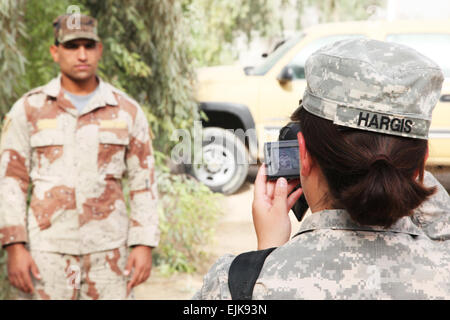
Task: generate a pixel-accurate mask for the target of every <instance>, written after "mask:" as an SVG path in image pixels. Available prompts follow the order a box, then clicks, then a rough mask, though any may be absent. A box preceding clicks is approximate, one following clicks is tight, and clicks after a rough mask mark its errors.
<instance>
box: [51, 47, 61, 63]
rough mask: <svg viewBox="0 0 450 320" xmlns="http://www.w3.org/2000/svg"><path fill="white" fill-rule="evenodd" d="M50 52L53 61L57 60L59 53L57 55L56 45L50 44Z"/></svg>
mask: <svg viewBox="0 0 450 320" xmlns="http://www.w3.org/2000/svg"><path fill="white" fill-rule="evenodd" d="M50 54H51V55H52V58H53V61H55V62H56V63H58V62H59V55H58V47H57V46H55V45H54V44H53V45H51V46H50Z"/></svg>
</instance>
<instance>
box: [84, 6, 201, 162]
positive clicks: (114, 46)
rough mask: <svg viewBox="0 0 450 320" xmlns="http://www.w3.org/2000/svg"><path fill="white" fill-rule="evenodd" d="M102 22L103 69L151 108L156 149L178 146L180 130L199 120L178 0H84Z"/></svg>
mask: <svg viewBox="0 0 450 320" xmlns="http://www.w3.org/2000/svg"><path fill="white" fill-rule="evenodd" d="M82 3H83V5H84V8H85V9H86V10H87V11H89V12H90V13H91V14H92V15H93V16H95V17H96V18H97V19H98V21H99V34H100V37H101V39H102V41H103V43H104V45H105V49H104V53H105V54H104V57H103V59H102V63H101V65H100V74H101V75H102V76H103V77H104V78H105V79H106V80H107V81H110V82H111V83H113V84H114V85H115V86H117V87H119V88H123V89H124V90H125V91H126V92H127V93H128V94H129V95H130V96H132V97H134V98H135V99H136V100H138V102H140V103H141V105H142V106H143V107H144V108H145V109H147V111H148V114H149V121H150V125H151V128H152V131H153V133H154V135H155V137H156V139H155V140H154V147H155V149H157V150H159V151H160V152H162V153H164V154H169V150H170V149H171V148H172V147H173V146H174V142H173V141H171V140H170V136H171V134H172V132H173V131H174V130H175V129H188V128H191V127H192V126H193V121H195V120H198V119H199V113H198V108H197V103H196V102H195V100H194V96H193V90H192V84H193V81H194V80H193V79H194V70H193V68H192V66H191V60H190V56H189V51H188V48H189V42H188V39H189V34H188V33H187V29H186V26H185V21H184V20H183V19H180V18H181V16H182V9H181V5H180V3H179V1H174V0H170V1H144V0H134V1H127V4H126V5H123V3H122V2H114V3H111V2H106V1H96V0H84V1H82Z"/></svg>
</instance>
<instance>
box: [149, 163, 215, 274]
mask: <svg viewBox="0 0 450 320" xmlns="http://www.w3.org/2000/svg"><path fill="white" fill-rule="evenodd" d="M157 183H158V189H159V197H160V198H159V199H160V207H159V222H160V230H161V241H160V245H159V246H158V247H157V248H156V250H155V255H154V259H155V263H156V265H158V266H159V269H160V271H161V272H162V273H163V274H171V273H173V272H176V271H182V272H194V271H196V269H197V267H198V266H199V265H201V262H202V259H204V258H205V257H206V253H205V252H204V251H202V249H201V246H202V245H204V244H206V243H208V242H210V241H211V239H212V235H213V234H214V228H212V226H213V225H215V224H216V221H217V218H218V214H217V213H218V212H220V204H219V201H220V200H221V198H222V197H223V196H222V195H220V194H215V195H214V196H211V191H210V190H209V189H208V188H207V187H206V186H205V185H203V184H201V183H199V182H198V181H196V180H195V179H193V178H192V177H190V176H186V175H171V174H169V173H168V172H167V171H166V172H162V173H160V174H159V175H158V177H157Z"/></svg>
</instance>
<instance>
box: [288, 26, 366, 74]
mask: <svg viewBox="0 0 450 320" xmlns="http://www.w3.org/2000/svg"><path fill="white" fill-rule="evenodd" d="M356 37H364V35H361V34H339V35H332V36H326V37H323V38H319V39H316V40H314V41H312V42H311V43H309V44H307V45H306V46H305V47H303V48H302V49H301V50H300V52H299V53H297V55H296V56H295V57H294V59H292V60H291V62H290V63H289V64H288V66H289V67H291V68H292V71H293V72H294V80H295V79H305V63H306V59H308V57H309V56H310V55H311V54H312V53H313V52H315V51H317V50H318V49H319V48H320V47H322V46H325V45H327V44H330V43H333V42H336V41H339V40H344V39H348V38H356Z"/></svg>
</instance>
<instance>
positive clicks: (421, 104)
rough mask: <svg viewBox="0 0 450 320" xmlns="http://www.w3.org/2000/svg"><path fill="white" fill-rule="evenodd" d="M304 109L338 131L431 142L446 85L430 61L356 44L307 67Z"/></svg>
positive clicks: (383, 45) (338, 45) (371, 43)
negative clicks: (437, 107) (341, 128)
mask: <svg viewBox="0 0 450 320" xmlns="http://www.w3.org/2000/svg"><path fill="white" fill-rule="evenodd" d="M305 74H306V81H307V88H306V90H305V93H304V96H303V101H302V105H303V107H304V108H305V109H306V110H307V111H309V112H310V113H312V114H315V115H317V116H319V117H322V118H325V119H328V120H331V121H333V122H334V123H335V124H336V125H341V126H346V127H351V128H357V129H361V130H368V131H375V132H380V133H386V134H391V135H398V136H403V137H410V138H418V139H428V130H429V127H430V123H431V113H432V111H433V108H434V107H435V105H436V103H437V101H438V99H439V95H440V91H441V87H442V82H443V80H444V77H443V74H442V71H441V69H440V68H439V67H438V66H437V65H436V63H434V62H433V61H432V60H430V59H429V58H427V57H425V56H423V55H422V54H420V53H418V52H417V51H415V50H414V49H412V48H409V47H407V46H404V45H400V44H396V43H391V42H383V41H377V40H371V39H367V38H357V39H355V38H353V39H347V40H342V41H338V42H335V43H333V44H331V45H327V46H324V47H322V48H320V49H319V50H318V51H316V52H314V53H313V54H312V55H311V56H310V57H309V58H308V60H307V61H306V66H305Z"/></svg>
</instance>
